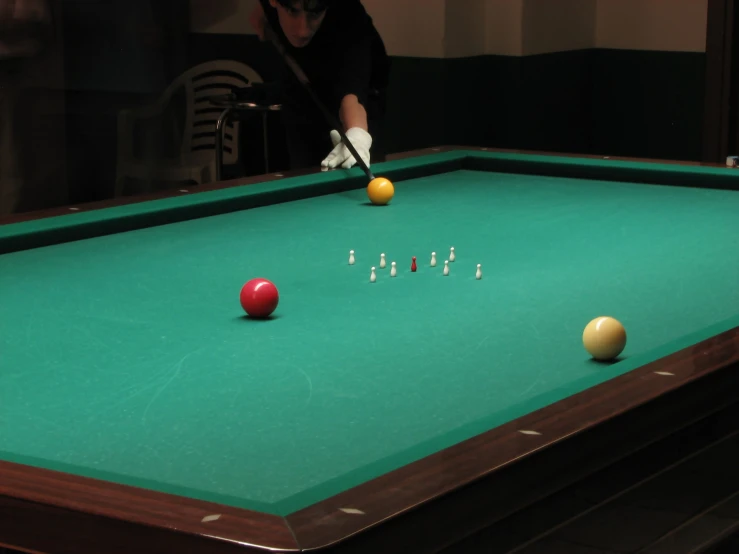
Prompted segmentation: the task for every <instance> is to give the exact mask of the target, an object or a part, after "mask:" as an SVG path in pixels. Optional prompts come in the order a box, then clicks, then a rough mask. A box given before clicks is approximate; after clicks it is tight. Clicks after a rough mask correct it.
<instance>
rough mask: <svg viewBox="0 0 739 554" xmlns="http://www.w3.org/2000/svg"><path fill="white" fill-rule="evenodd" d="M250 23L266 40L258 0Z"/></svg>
mask: <svg viewBox="0 0 739 554" xmlns="http://www.w3.org/2000/svg"><path fill="white" fill-rule="evenodd" d="M0 1H2V0H0ZM249 23H251V26H252V28H253V29H254V30H255V31H256V33H257V36H258V37H259V40H262V41H263V40H264V26H265V25H266V24H267V16H265V15H264V9H263V8H262V4H261V3H259V2H257V5H256V6H254V9H253V10H252V11H251V13H250V14H249Z"/></svg>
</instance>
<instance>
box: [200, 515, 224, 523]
mask: <svg viewBox="0 0 739 554" xmlns="http://www.w3.org/2000/svg"><path fill="white" fill-rule="evenodd" d="M219 519H221V514H214V515H212V516H205V517H204V518H203V519H202V520H200V522H201V523H210V522H211V521H218V520H219Z"/></svg>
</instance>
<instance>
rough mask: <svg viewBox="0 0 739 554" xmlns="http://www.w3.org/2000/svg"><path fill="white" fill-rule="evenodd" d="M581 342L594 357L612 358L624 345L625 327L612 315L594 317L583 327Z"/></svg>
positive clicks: (619, 352) (606, 359) (599, 358)
mask: <svg viewBox="0 0 739 554" xmlns="http://www.w3.org/2000/svg"><path fill="white" fill-rule="evenodd" d="M582 342H583V346H585V350H587V351H588V354H590V355H591V356H592V357H593V358H594V359H596V360H599V361H609V360H613V359H614V358H617V357H618V356H619V355H620V354H621V352H623V350H624V348H625V347H626V329H624V326H623V325H621V322H620V321H618V320H616V319H614V318H612V317H596V318H595V319H594V320H592V321H591V322H590V323H588V324H587V326H586V327H585V330H584V331H583V334H582Z"/></svg>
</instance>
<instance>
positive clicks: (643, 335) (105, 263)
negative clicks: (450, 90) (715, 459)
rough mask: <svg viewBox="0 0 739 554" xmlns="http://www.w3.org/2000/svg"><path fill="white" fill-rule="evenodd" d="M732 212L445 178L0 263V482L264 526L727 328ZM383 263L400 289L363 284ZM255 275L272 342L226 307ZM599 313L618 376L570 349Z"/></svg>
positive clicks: (72, 245) (732, 196)
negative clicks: (74, 481)
mask: <svg viewBox="0 0 739 554" xmlns="http://www.w3.org/2000/svg"><path fill="white" fill-rule="evenodd" d="M414 163H419V162H414ZM710 171H712V170H709V173H710ZM324 179H337V177H336V176H335V175H332V176H326V177H324ZM260 186H262V185H260ZM263 186H264V187H277V186H292V185H284V184H283V185H274V184H270V185H263ZM254 190H255V191H256V190H257V189H254ZM255 193H256V192H255ZM213 194H221V195H224V194H236V193H235V192H233V191H231V192H229V193H226V192H223V191H220V192H218V193H213ZM241 194H243V191H242V192H241ZM207 200H208V195H207V194H203V195H199V198H198V197H188V198H185V199H177V200H173V201H163V202H162V203H151V204H149V205H147V206H138V207H136V206H129V207H126V208H116V209H115V210H109V211H106V212H107V213H108V214H110V213H116V210H118V212H117V213H118V215H120V214H121V212H122V211H123V212H126V211H127V213H128V214H129V215H130V214H131V213H132V212H135V211H136V210H156V209H157V206H158V207H160V208H162V207H166V206H167V202H170V204H171V203H172V202H180V203H184V202H206V201H207ZM737 213H739V193H738V192H734V191H719V190H700V189H690V188H679V187H665V186H652V185H644V184H633V183H625V182H606V181H594V180H578V179H572V178H562V177H547V176H531V175H524V174H505V173H496V172H484V171H472V170H459V171H454V172H448V173H442V174H438V175H433V176H427V177H422V178H415V179H409V180H405V181H398V182H396V198H395V199H394V201H393V203H392V204H391V205H390V206H389V207H387V208H375V207H371V206H368V205H366V196H365V194H364V191H363V190H361V189H359V190H347V191H343V192H340V193H336V194H332V195H326V196H320V197H316V198H308V199H303V200H298V201H293V202H286V203H281V204H277V205H273V206H268V207H262V208H256V209H252V210H248V211H240V212H234V213H227V214H223V215H217V216H212V217H203V218H198V219H193V220H190V221H183V222H179V223H173V224H169V225H164V226H156V227H150V228H143V229H140V230H135V231H130V232H125V233H117V234H112V235H108V236H103V237H97V238H92V239H89V240H83V241H77V242H69V243H65V244H59V245H55V246H48V247H44V248H37V249H31V250H21V251H18V252H14V253H9V254H4V255H2V256H0V458H1V459H5V460H10V461H16V462H23V463H31V464H34V465H38V466H42V467H48V468H53V469H62V470H65V471H71V472H74V473H79V474H81V475H86V476H93V477H101V478H106V479H110V480H114V481H116V482H121V483H127V484H134V485H140V486H146V487H151V488H154V489H156V490H161V491H165V492H172V493H177V494H185V495H189V496H193V497H196V498H201V499H206V500H213V501H220V502H225V503H228V504H232V505H236V506H242V507H247V508H251V509H256V510H262V511H266V512H270V513H275V514H281V515H284V514H287V513H290V512H292V511H294V510H296V509H299V508H301V507H304V506H306V505H308V504H311V503H313V502H315V501H318V500H321V499H323V498H325V497H328V496H330V495H332V494H335V493H337V492H340V491H341V490H344V489H346V488H348V487H351V486H354V485H356V484H358V483H361V482H363V481H365V480H367V479H370V478H372V477H375V476H377V475H379V474H382V473H384V472H386V471H389V470H391V469H394V468H396V467H398V466H400V465H403V464H407V463H409V462H411V461H413V460H416V459H418V458H420V457H423V456H426V455H428V454H431V453H433V452H435V451H437V450H439V449H441V448H444V447H447V446H450V445H453V444H455V443H457V442H459V441H461V440H463V439H465V438H468V437H470V436H473V435H475V434H477V433H480V432H483V431H486V430H488V429H490V428H493V427H495V426H497V425H500V424H502V423H505V422H507V421H509V420H511V419H513V418H516V417H519V416H521V415H524V414H526V413H529V412H531V411H533V410H536V409H538V408H540V407H542V406H545V405H547V404H549V403H552V402H555V401H557V400H560V399H562V398H565V397H567V396H569V395H571V394H574V393H576V392H579V391H581V390H584V389H586V388H588V387H590V386H593V385H595V384H598V383H601V382H604V381H607V380H608V379H611V378H613V377H614V376H616V375H619V374H622V373H624V372H627V371H629V370H631V369H634V368H636V367H638V366H640V365H642V364H643V363H646V362H648V361H650V360H652V359H656V358H659V357H661V356H664V355H666V354H668V353H669V352H672V351H675V350H678V349H680V348H683V347H686V346H689V345H690V344H693V343H694V342H696V341H698V340H701V339H702V338H705V337H708V336H711V335H713V334H715V333H718V332H720V331H722V330H726V329H729V328H732V327H734V326H736V325H737V324H739V287H737V286H736V284H737V282H739V256H737V252H738V251H739V217H737ZM101 217H102V218H104V217H106V216H105V214H102V215H101V214H94V215H93V214H78V215H77V216H67V217H66V218H59V220H56V221H45V222H40V223H39V222H32V223H28V224H21V225H16V226H12V227H13V228H12V229H11V228H9V227H8V228H5V229H2V233H4V234H5V236H6V237H7V236H10V235H13V234H24V233H28V234H32V233H34V232H37V231H38V230H39V229H40V228H41V227H43V226H49V225H52V226H53V225H65V226H68V225H74V224H75V221H78V222H79V221H81V220H82V219H83V218H87V219H88V220H91V219H94V218H101ZM75 218H78V219H76V220H75ZM62 219H63V220H65V221H63V222H61V223H60V221H61V220H62ZM0 238H1V237H0ZM451 246H454V247H455V249H456V252H457V261H455V262H454V263H453V264H451V275H449V276H447V277H445V276H443V275H442V267H443V262H444V260H445V259H446V257H447V254H448V252H449V248H450V247H451ZM350 249H354V250H355V251H356V258H357V263H356V265H354V266H349V265H348V264H347V259H348V254H349V250H350ZM432 251H436V252H437V254H438V258H439V266H438V267H436V268H433V269H432V268H429V267H428V265H429V264H428V261H429V256H430V253H431V252H432ZM380 253H386V254H387V260H388V264H389V262H391V261H397V262H398V269H399V273H398V276H397V277H396V278H394V279H391V278H390V277H389V276H388V273H389V265H388V268H387V269H385V270H380V269H379V267H378V281H377V282H376V283H374V284H371V283H370V282H369V275H370V266H373V265H375V266H378V265H379V259H380ZM413 255H415V256H418V264H419V270H418V272H417V273H415V274H412V273H410V271H409V266H410V261H411V256H413ZM478 263H481V264H482V267H483V271H484V277H483V279H482V280H481V281H477V280H475V268H476V264H478ZM256 276H263V277H267V278H269V279H271V280H273V281H274V282H275V283H276V284H277V286H278V287H279V290H280V294H281V301H280V305H279V307H278V309H277V311H276V313H275V318H274V319H272V320H270V321H252V320H248V319H246V318H244V317H243V312H242V311H241V309H240V306H239V303H238V293H239V290H240V287H241V285H242V284H243V283H244V282H245V281H246V280H248V279H249V278H252V277H256ZM599 315H612V316H615V317H618V318H619V319H620V320H621V321H622V322H623V323H624V324H625V326H626V328H627V331H628V335H629V342H628V345H627V348H626V351H625V353H624V358H623V360H622V361H621V362H620V363H618V364H615V365H600V364H596V363H593V362H591V361H590V360H589V359H588V356H587V354H586V353H585V352H584V350H583V348H582V343H581V333H582V329H583V327H584V326H585V325H586V324H587V322H588V321H589V320H590V319H592V318H593V317H596V316H599Z"/></svg>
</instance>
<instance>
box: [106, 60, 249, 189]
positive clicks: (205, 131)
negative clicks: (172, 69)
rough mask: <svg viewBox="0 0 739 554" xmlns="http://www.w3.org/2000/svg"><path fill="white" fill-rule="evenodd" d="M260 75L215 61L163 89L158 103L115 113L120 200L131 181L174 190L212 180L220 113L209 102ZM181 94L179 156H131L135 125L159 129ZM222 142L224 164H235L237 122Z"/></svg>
mask: <svg viewBox="0 0 739 554" xmlns="http://www.w3.org/2000/svg"><path fill="white" fill-rule="evenodd" d="M262 82H263V81H262V77H261V76H260V75H259V74H258V73H257V72H256V71H254V69H252V68H251V67H249V66H248V65H246V64H243V63H241V62H236V61H232V60H216V61H212V62H207V63H203V64H200V65H197V66H195V67H192V68H190V69H188V70H187V71H185V72H184V73H183V74H182V75H180V76H179V77H178V78H177V79H175V80H174V81H173V82H172V84H171V85H170V86H169V87H167V89H166V90H165V91H164V93H163V94H162V95H161V97H160V98H159V100H158V101H157V103H156V104H154V105H152V106H146V107H143V108H137V109H132V110H123V111H121V112H120V113H119V115H118V162H117V170H116V184H115V194H116V196H120V195H121V194H122V193H123V191H124V188H125V185H126V183H127V181H128V180H129V179H135V180H138V181H140V182H142V183H144V184H145V185H147V188H148V186H149V185H150V184H151V183H152V182H158V183H172V185H173V186H176V185H182V184H185V183H190V184H196V185H199V184H204V183H209V182H212V181H214V180H215V174H216V171H215V164H216V158H215V153H216V152H215V148H216V138H215V136H216V135H215V131H216V122H217V120H218V116H219V115H220V113H221V112H222V111H223V110H222V109H221V108H218V107H216V106H213V105H212V104H211V103H210V101H209V98H210V97H212V96H217V95H219V94H229V93H231V92H233V90H234V89H237V88H242V87H245V86H247V85H249V84H251V83H262ZM180 91H182V92H183V93H184V100H185V114H184V118H182V121H184V124H183V129H182V132H181V142H180V148H179V155H178V156H176V157H172V158H162V157H154V159H153V160H152V159H150V160H146V159H141V158H137V156H136V154H135V147H134V146H135V140H136V138H135V131H136V126H137V124H143V123H146V122H149V123H153V124H154V126H156V125H160V126H161V125H163V123H164V119H165V118H164V116H165V112H166V110H167V108H168V107H169V106H170V103H171V101H172V99H173V97H174V96H175V95H176V94H178V93H180ZM224 134H225V136H224V140H223V160H224V163H226V164H234V163H236V162H237V161H238V157H239V123H238V121H237V120H236V121H231V122H230V123H229V124H228V127H227V128H226V132H225V133H224Z"/></svg>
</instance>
